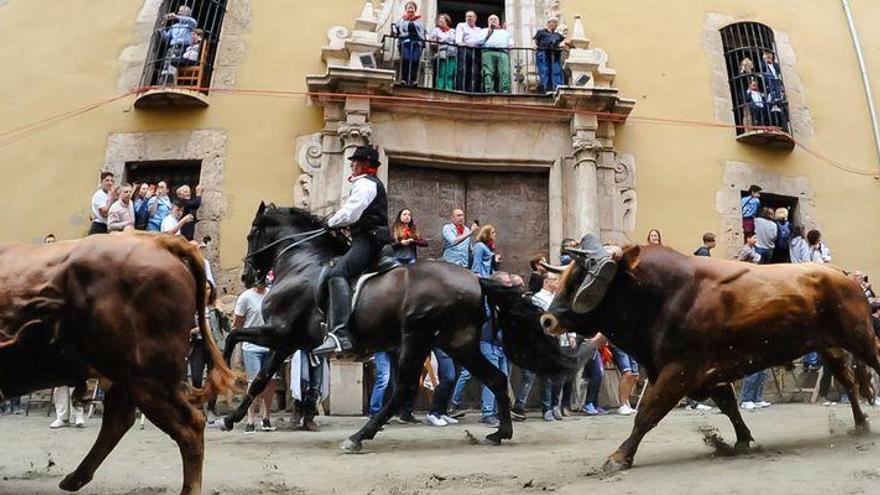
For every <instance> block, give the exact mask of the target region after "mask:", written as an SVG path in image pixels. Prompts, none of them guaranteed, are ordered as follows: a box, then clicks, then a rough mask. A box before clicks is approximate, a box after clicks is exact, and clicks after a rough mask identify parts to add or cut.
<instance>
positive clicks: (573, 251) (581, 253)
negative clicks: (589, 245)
mask: <svg viewBox="0 0 880 495" xmlns="http://www.w3.org/2000/svg"><path fill="white" fill-rule="evenodd" d="M565 252H566V253H568V254H573V255H575V256H589V253H588V252H587V251H585V250H583V249H578V248H573V247H569V248H565Z"/></svg>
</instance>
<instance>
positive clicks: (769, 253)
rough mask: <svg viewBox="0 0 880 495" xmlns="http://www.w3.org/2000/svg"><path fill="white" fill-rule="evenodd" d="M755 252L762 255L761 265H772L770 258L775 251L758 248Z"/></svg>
mask: <svg viewBox="0 0 880 495" xmlns="http://www.w3.org/2000/svg"><path fill="white" fill-rule="evenodd" d="M755 252H757V253H758V254H760V255H761V264H762V265H766V264H767V263H770V258H772V257H773V250H772V249H767V248H759V247H756V248H755Z"/></svg>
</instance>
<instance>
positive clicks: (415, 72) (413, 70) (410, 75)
mask: <svg viewBox="0 0 880 495" xmlns="http://www.w3.org/2000/svg"><path fill="white" fill-rule="evenodd" d="M421 58H422V44H421V43H418V42H415V41H405V42H402V43H401V44H400V80H401V82H403V83H404V84H408V85H414V84H416V83H417V82H418V79H419V64H420V62H421Z"/></svg>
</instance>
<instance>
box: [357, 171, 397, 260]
mask: <svg viewBox="0 0 880 495" xmlns="http://www.w3.org/2000/svg"><path fill="white" fill-rule="evenodd" d="M359 180H368V181H372V182H373V183H374V184H376V197H375V198H374V199H373V201H372V202H371V203H370V204H369V206H367V209H366V210H364V212H363V213H362V214H361V218H360V219H358V221H357V222H355V223H353V224H352V225H351V227H349V229H350V230H351V234H352V235H362V234H368V235H370V236H371V237H372V238H373V239H374V240H376V241H380V242H383V243H389V242H391V235H390V234H391V233H390V230H389V229H388V198H387V197H386V195H385V186H384V185H383V184H382V181H380V180H379V179H378V178H377V177H376V176H374V175H367V176H366V177H364V178H363V179H359Z"/></svg>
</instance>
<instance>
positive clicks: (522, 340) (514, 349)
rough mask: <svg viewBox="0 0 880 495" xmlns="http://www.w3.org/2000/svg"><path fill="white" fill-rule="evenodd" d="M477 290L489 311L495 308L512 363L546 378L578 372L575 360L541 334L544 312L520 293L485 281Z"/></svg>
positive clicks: (506, 349)
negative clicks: (479, 289)
mask: <svg viewBox="0 0 880 495" xmlns="http://www.w3.org/2000/svg"><path fill="white" fill-rule="evenodd" d="M480 287H481V289H482V291H483V295H484V296H486V298H487V299H488V301H489V305H490V307H497V308H498V311H497V316H496V318H497V320H496V322H497V323H498V324H499V325H500V327H501V343H502V345H503V347H504V353H505V354H507V357H509V358H510V360H511V361H513V362H514V363H516V364H517V365H519V366H521V367H523V368H526V369H528V370H531V371H534V372H535V373H537V374H539V375H545V376H559V375H564V374H570V373H574V372H575V371H576V370H577V366H578V362H577V359H576V358H575V357H572V356H566V355H565V354H563V352H562V349H561V348H560V347H559V343H558V340H557V338H556V337H552V336H550V335H547V334H546V333H544V329H543V328H542V327H541V323H540V317H541V314H543V311H542V310H541V308H539V307H538V306H535V304H534V303H532V301H531V299H530V298H529V297H527V296H526V295H525V293H524V292H523V291H522V290H520V289H515V288H511V287H505V286H504V285H502V284H500V283H498V282H495V281H494V280H489V279H484V278H481V279H480ZM493 313H494V312H493Z"/></svg>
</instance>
